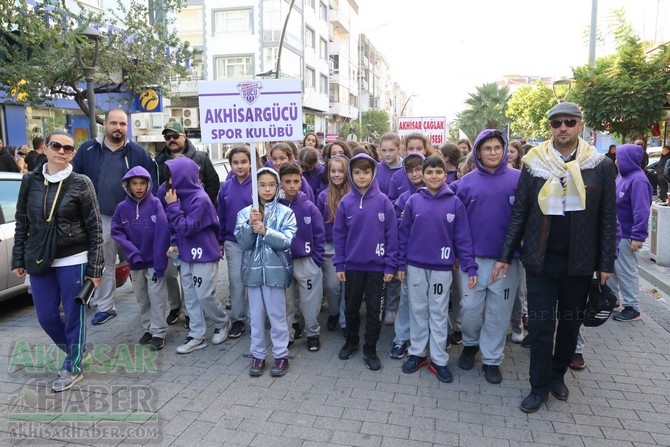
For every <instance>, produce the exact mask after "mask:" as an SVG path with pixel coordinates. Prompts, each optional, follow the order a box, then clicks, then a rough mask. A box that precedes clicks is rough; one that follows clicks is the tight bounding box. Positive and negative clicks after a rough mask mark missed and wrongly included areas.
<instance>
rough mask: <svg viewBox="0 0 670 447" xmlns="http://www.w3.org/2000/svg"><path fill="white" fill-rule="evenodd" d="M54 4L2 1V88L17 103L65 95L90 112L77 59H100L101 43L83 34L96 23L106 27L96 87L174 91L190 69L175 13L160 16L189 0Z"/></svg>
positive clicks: (119, 91)
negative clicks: (95, 7)
mask: <svg viewBox="0 0 670 447" xmlns="http://www.w3.org/2000/svg"><path fill="white" fill-rule="evenodd" d="M45 3H46V2H45ZM54 3H57V2H53V1H52V2H50V4H49V5H45V4H41V3H38V5H37V6H35V7H31V6H29V5H28V4H27V3H26V0H0V90H3V91H4V92H5V93H7V94H8V95H9V96H10V97H11V98H13V99H14V100H15V101H16V102H17V103H23V104H28V105H40V104H50V103H51V102H52V101H53V100H54V99H55V98H59V97H66V98H71V99H74V101H76V103H77V104H78V105H79V107H80V108H81V110H82V111H83V112H84V114H88V104H87V102H86V85H85V83H84V82H83V79H84V68H83V67H82V66H81V65H80V63H79V60H78V58H79V56H80V57H81V59H82V62H83V63H85V64H90V63H91V61H93V59H94V53H95V44H94V43H93V42H91V41H89V40H88V39H87V38H86V37H85V36H84V35H83V34H82V31H83V30H85V29H86V27H88V26H89V25H90V26H93V27H96V28H99V29H100V30H101V33H100V37H99V42H98V43H99V54H98V58H97V61H96V67H95V68H96V70H95V77H94V82H95V83H94V86H95V93H96V94H99V93H117V94H134V93H138V92H140V91H141V89H142V88H144V87H147V86H152V87H159V88H162V89H163V90H164V91H167V89H168V85H169V81H170V79H171V78H177V79H178V78H181V77H185V76H187V75H188V70H187V68H186V67H185V62H186V61H187V60H188V59H189V57H190V53H189V45H188V42H182V41H180V40H179V38H178V37H177V35H176V32H175V31H174V30H170V24H171V21H170V20H163V21H161V20H155V18H156V17H169V14H168V13H170V14H172V13H173V12H174V11H176V10H178V9H179V8H181V7H182V0H161V1H153V2H149V4H150V5H151V8H152V9H149V7H147V5H146V2H143V1H141V0H132V1H131V2H130V4H129V5H127V6H124V5H123V4H122V3H119V5H118V6H117V7H115V8H113V9H109V10H107V11H106V12H105V13H96V12H93V11H92V10H84V9H82V10H81V11H72V10H68V9H67V8H66V7H65V3H64V0H60V2H58V3H59V4H58V5H57V6H53V4H54ZM78 52H79V53H78ZM78 54H79V56H78Z"/></svg>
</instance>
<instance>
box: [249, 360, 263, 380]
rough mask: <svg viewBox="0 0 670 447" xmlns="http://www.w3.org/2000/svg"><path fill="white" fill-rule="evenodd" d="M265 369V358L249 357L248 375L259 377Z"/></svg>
mask: <svg viewBox="0 0 670 447" xmlns="http://www.w3.org/2000/svg"><path fill="white" fill-rule="evenodd" d="M264 369H265V360H264V359H257V358H256V357H252V358H251V366H250V367H249V375H250V376H251V377H259V376H260V375H262V374H263V370H264Z"/></svg>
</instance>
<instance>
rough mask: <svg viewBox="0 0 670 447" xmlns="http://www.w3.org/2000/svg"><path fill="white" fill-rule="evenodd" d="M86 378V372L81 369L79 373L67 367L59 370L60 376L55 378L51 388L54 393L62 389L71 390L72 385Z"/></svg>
mask: <svg viewBox="0 0 670 447" xmlns="http://www.w3.org/2000/svg"><path fill="white" fill-rule="evenodd" d="M83 378H84V374H83V373H82V372H81V371H80V372H78V373H71V372H70V371H68V370H66V369H62V370H60V371H58V378H57V379H56V380H54V383H53V384H52V385H51V389H52V390H53V391H54V393H60V392H61V391H65V390H69V389H70V388H72V385H74V384H75V383H77V382H79V381H80V380H81V379H83Z"/></svg>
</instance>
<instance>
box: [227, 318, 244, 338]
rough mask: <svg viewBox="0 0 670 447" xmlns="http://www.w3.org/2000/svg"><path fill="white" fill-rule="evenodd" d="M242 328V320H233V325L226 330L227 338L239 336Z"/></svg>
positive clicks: (242, 330)
mask: <svg viewBox="0 0 670 447" xmlns="http://www.w3.org/2000/svg"><path fill="white" fill-rule="evenodd" d="M244 329H245V326H244V321H233V326H232V327H231V328H230V331H228V338H240V336H241V335H242V332H244Z"/></svg>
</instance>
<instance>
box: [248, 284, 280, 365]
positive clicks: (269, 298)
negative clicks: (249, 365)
mask: <svg viewBox="0 0 670 447" xmlns="http://www.w3.org/2000/svg"><path fill="white" fill-rule="evenodd" d="M247 293H248V294H249V321H250V322H251V347H250V349H249V351H250V352H251V355H253V356H254V357H255V358H257V359H265V358H266V357H267V356H268V350H267V346H266V342H265V317H266V316H267V317H268V320H270V339H271V340H272V356H273V357H274V358H275V359H280V358H285V357H288V328H289V327H290V326H287V324H286V303H285V300H286V297H285V294H284V289H281V288H279V287H268V286H261V287H248V288H247Z"/></svg>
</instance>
